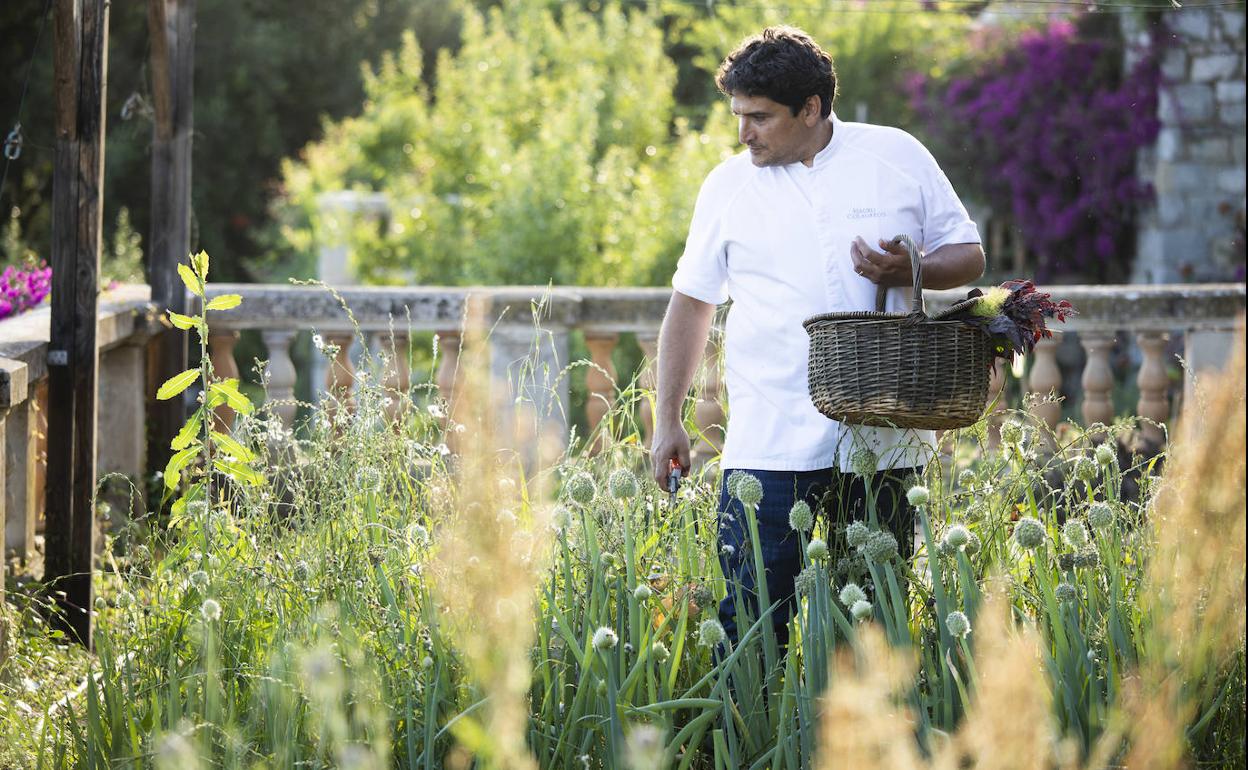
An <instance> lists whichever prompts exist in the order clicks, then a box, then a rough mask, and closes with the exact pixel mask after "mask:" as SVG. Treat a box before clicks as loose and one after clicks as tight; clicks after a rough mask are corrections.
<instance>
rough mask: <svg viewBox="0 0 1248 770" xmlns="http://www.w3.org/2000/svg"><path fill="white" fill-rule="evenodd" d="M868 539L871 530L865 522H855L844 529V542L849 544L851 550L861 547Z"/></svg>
mask: <svg viewBox="0 0 1248 770" xmlns="http://www.w3.org/2000/svg"><path fill="white" fill-rule="evenodd" d="M870 538H871V530H870V529H869V528H868V527H867V525H866V523H865V522H862V521H855V522H853V523H851V524H850V525H849V526H848V527H846V528H845V542H847V543H849V545H850V547H851V548H861V547H863V546H864V545H866V544H867V540H869V539H870Z"/></svg>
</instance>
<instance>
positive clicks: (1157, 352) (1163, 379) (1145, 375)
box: [1135, 331, 1170, 446]
mask: <svg viewBox="0 0 1248 770" xmlns="http://www.w3.org/2000/svg"><path fill="white" fill-rule="evenodd" d="M1135 339H1136V343H1137V344H1138V345H1139V346H1140V351H1141V353H1142V355H1143V360H1142V361H1141V362H1140V373H1139V375H1138V377H1137V378H1136V383H1137V384H1138V385H1139V387H1140V401H1139V405H1138V406H1137V407H1136V412H1137V413H1138V414H1139V416H1140V417H1145V418H1147V419H1149V420H1152V421H1153V422H1156V423H1165V422H1168V421H1169V419H1170V399H1169V396H1168V393H1167V389H1168V388H1169V386H1170V378H1169V377H1168V376H1167V375H1166V361H1165V355H1166V344H1167V343H1168V342H1169V340H1170V335H1168V334H1166V333H1164V332H1156V331H1144V332H1140V333H1139V334H1137V335H1136V337H1135ZM1140 433H1141V434H1142V435H1143V436H1144V438H1145V439H1147V440H1148V441H1149V442H1151V443H1154V444H1155V445H1158V446H1160V444H1161V441H1162V440H1163V439H1164V437H1165V434H1164V432H1163V431H1162V429H1161V428H1160V427H1159V426H1157V425H1154V424H1152V423H1149V422H1145V423H1142V424H1141V425H1140Z"/></svg>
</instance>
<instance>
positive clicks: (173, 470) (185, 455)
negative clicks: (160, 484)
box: [165, 441, 203, 489]
mask: <svg viewBox="0 0 1248 770" xmlns="http://www.w3.org/2000/svg"><path fill="white" fill-rule="evenodd" d="M202 448H203V447H202V446H200V443H199V442H198V441H196V442H195V443H193V444H191V445H190V446H189V447H187V448H186V449H183V450H182V451H181V452H178V453H177V454H175V455H174V456H173V457H170V458H169V463H168V464H167V465H165V488H166V489H175V488H177V486H178V482H179V481H181V480H182V469H183V468H185V467H186V465H187V463H189V462H190V461H191V460H192V458H194V457H195V455H196V454H198V453H199V450H200V449H202Z"/></svg>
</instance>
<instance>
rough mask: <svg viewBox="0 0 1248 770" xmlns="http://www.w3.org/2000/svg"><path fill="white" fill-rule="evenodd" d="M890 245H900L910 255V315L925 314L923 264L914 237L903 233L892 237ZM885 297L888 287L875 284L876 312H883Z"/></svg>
mask: <svg viewBox="0 0 1248 770" xmlns="http://www.w3.org/2000/svg"><path fill="white" fill-rule="evenodd" d="M892 245H894V246H901V247H902V248H903V249H905V250H906V253H907V254H909V255H910V272H911V274H912V276H913V280H914V299H912V300H911V301H910V315H922V316H925V315H927V313H926V312H925V310H924V308H923V265H922V263H921V262H920V261H919V257H920V254H919V247H918V246H916V245H915V243H914V239H913V238H911V237H910V236H908V235H906V234H905V233H902V234H901V235H898V236H896V237H894V238H893V241H892ZM887 297H888V288H887V287H885V286H877V287H876V290H875V310H876V312H877V313H883V312H884V304H885V302H884V301H885V299H886V298H887Z"/></svg>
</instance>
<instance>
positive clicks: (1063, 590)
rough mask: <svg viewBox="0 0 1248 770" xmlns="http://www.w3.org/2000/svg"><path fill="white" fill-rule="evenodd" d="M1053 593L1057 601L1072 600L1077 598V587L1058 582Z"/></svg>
mask: <svg viewBox="0 0 1248 770" xmlns="http://www.w3.org/2000/svg"><path fill="white" fill-rule="evenodd" d="M1053 593H1054V595H1055V596H1057V600H1058V601H1059V602H1073V601H1075V600H1076V599H1078V598H1079V589H1077V588H1075V587H1074V586H1072V585H1071V584H1070V583H1058V584H1057V588H1055V589H1053Z"/></svg>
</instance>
